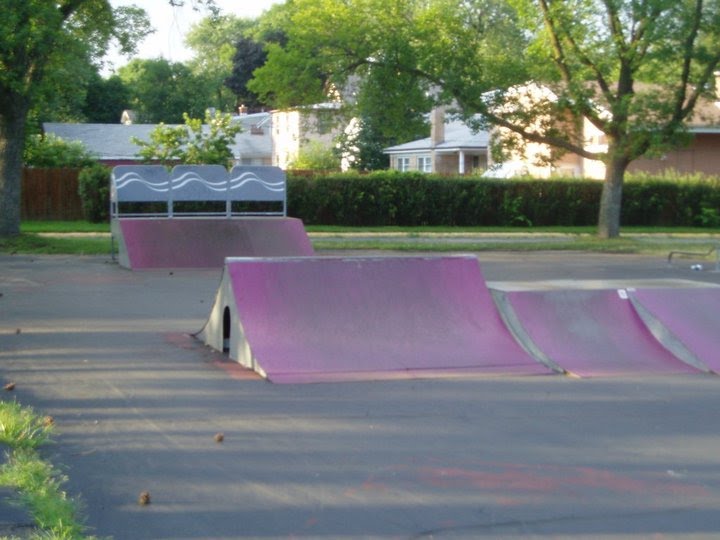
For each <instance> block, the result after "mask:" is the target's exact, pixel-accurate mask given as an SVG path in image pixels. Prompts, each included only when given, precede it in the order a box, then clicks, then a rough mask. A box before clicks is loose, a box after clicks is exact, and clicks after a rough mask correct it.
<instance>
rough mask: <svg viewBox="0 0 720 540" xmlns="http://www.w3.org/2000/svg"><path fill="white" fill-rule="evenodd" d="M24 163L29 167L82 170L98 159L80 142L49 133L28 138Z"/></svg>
mask: <svg viewBox="0 0 720 540" xmlns="http://www.w3.org/2000/svg"><path fill="white" fill-rule="evenodd" d="M23 161H24V163H25V166H27V167H44V168H80V167H87V166H90V165H92V164H93V163H95V161H96V159H95V157H94V156H93V155H92V154H91V153H90V151H89V150H88V149H87V148H85V145H84V144H83V143H81V142H80V141H66V140H65V139H62V138H60V137H56V136H55V135H53V134H52V133H48V134H47V135H30V136H29V137H28V138H27V140H26V141H25V150H24V152H23Z"/></svg>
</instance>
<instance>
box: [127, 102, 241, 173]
mask: <svg viewBox="0 0 720 540" xmlns="http://www.w3.org/2000/svg"><path fill="white" fill-rule="evenodd" d="M183 119H184V121H185V124H184V125H181V126H168V125H165V124H160V125H159V126H157V127H156V128H155V129H154V130H153V131H152V132H151V133H150V141H142V140H140V139H138V138H133V142H134V143H135V144H137V145H138V146H139V147H140V150H139V152H138V154H139V155H140V156H141V157H142V158H143V159H144V160H146V161H160V162H161V163H164V164H165V165H172V164H175V163H178V162H179V163H185V164H189V165H201V164H217V165H224V166H225V167H228V166H230V165H231V164H232V160H233V157H234V156H233V152H232V147H233V145H234V143H235V135H237V134H238V133H240V132H241V131H242V126H241V125H240V124H238V123H234V122H233V121H232V117H231V116H230V115H229V114H220V113H215V114H210V113H206V114H205V121H204V124H203V120H202V119H200V118H191V117H190V116H189V115H188V114H184V115H183Z"/></svg>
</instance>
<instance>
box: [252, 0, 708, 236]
mask: <svg viewBox="0 0 720 540" xmlns="http://www.w3.org/2000/svg"><path fill="white" fill-rule="evenodd" d="M719 12H720V2H719V1H718V0H687V1H681V2H679V1H677V0H562V1H560V0H398V1H394V2H390V3H387V2H385V1H384V0H348V1H346V2H334V1H332V0H294V1H293V2H292V3H288V5H287V7H286V12H285V15H286V19H285V20H286V21H287V22H286V25H285V27H284V30H285V34H286V36H287V41H286V43H285V44H284V45H282V44H276V45H273V46H270V47H268V61H267V63H266V65H265V66H264V67H263V68H261V69H260V70H258V71H257V72H256V80H255V81H253V82H252V83H251V86H252V87H253V89H255V90H256V91H257V92H258V93H259V94H260V95H261V96H272V98H273V99H274V100H275V101H276V102H277V103H278V104H281V105H297V104H302V103H308V102H312V101H316V100H318V98H319V97H320V96H322V95H323V93H324V92H325V91H326V88H327V84H328V82H332V83H333V84H334V85H335V86H336V87H342V84H343V83H344V81H346V80H347V79H348V77H349V76H350V75H351V74H360V75H361V76H362V75H364V74H366V73H367V72H368V70H369V69H371V68H372V67H376V66H383V67H392V68H394V69H396V70H397V71H398V72H403V73H406V74H409V75H411V76H414V77H417V78H419V79H422V80H423V81H426V83H427V84H428V87H429V88H430V89H432V92H433V94H432V95H433V99H434V100H435V101H436V102H438V103H446V104H452V105H453V106H456V107H457V108H458V111H459V112H460V113H461V114H462V115H464V116H465V117H466V118H467V119H468V120H469V119H471V118H473V117H474V115H476V114H478V113H479V114H480V115H481V118H482V120H480V121H479V122H477V123H476V127H478V128H480V127H488V126H495V127H499V128H502V130H501V131H500V133H505V134H510V136H508V137H507V139H508V140H509V141H511V142H512V143H513V144H516V143H517V142H518V141H521V142H522V141H529V142H535V143H543V144H549V145H552V146H553V147H554V148H556V149H558V150H559V152H573V153H576V154H578V155H580V156H583V157H586V158H590V159H599V160H602V161H603V162H604V163H605V165H606V171H607V173H606V178H605V184H604V190H603V196H602V200H601V209H600V215H599V219H598V224H599V229H598V231H599V234H600V235H601V236H607V237H612V236H617V235H618V234H619V226H620V208H621V198H622V183H623V178H624V173H625V170H626V168H627V166H628V164H629V163H630V162H631V161H632V160H634V159H636V158H638V157H639V156H641V155H644V154H646V153H648V152H652V151H653V150H658V149H663V148H667V147H669V146H671V145H674V144H677V143H678V142H681V141H682V140H683V139H684V131H685V130H684V125H685V123H686V121H687V120H688V118H690V116H691V114H692V112H693V110H694V109H695V106H696V105H697V103H698V100H700V98H701V97H702V96H703V94H706V93H707V92H709V91H710V89H711V86H712V84H711V82H710V81H711V77H712V74H713V72H714V71H715V70H716V69H717V66H718V62H720V35H719V34H720V15H719ZM530 81H532V82H533V83H536V86H533V85H527V84H526V83H528V82H530ZM642 83H644V84H642ZM648 85H652V86H648ZM582 122H588V123H589V124H591V125H593V126H595V127H596V128H597V129H598V130H599V131H600V132H602V133H604V134H605V135H606V138H607V143H608V144H607V149H606V150H604V151H589V150H588V149H587V148H586V146H585V144H584V143H585V141H584V140H583V138H582V137H581V131H580V126H581V125H582ZM512 134H515V135H517V137H515V138H513V137H512Z"/></svg>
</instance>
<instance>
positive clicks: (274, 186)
mask: <svg viewBox="0 0 720 540" xmlns="http://www.w3.org/2000/svg"><path fill="white" fill-rule="evenodd" d="M252 182H256V183H258V184H260V185H261V186H262V187H264V188H265V189H267V190H268V191H275V192H278V193H282V192H283V191H284V190H285V182H283V181H282V180H281V181H279V182H267V181H265V180H263V179H262V178H260V177H259V176H257V175H256V174H255V173H243V174H241V175H240V176H236V177H234V178H231V179H230V189H231V190H232V189H241V188H242V187H243V186H244V185H245V184H249V183H252Z"/></svg>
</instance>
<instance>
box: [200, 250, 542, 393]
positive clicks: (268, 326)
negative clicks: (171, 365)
mask: <svg viewBox="0 0 720 540" xmlns="http://www.w3.org/2000/svg"><path fill="white" fill-rule="evenodd" d="M200 337H201V338H202V339H203V340H204V341H205V343H206V344H208V345H210V346H211V347H213V348H215V349H218V350H224V351H226V352H227V353H228V354H229V356H230V358H232V359H235V360H237V361H238V362H240V363H241V364H242V365H244V366H246V367H249V368H252V369H254V370H256V371H257V372H259V373H260V374H261V375H263V376H265V377H267V378H269V379H270V380H271V381H274V382H316V381H331V380H360V379H364V380H368V379H386V378H400V377H402V378H410V377H423V376H431V375H432V376H442V375H454V374H468V373H475V374H486V375H487V374H523V375H537V374H548V373H552V371H551V370H550V369H548V368H547V367H545V366H544V365H542V364H541V363H539V362H537V361H536V360H534V359H533V358H532V357H531V356H530V355H529V354H528V353H526V352H525V351H524V350H523V349H522V348H521V347H520V345H519V344H518V343H517V342H516V341H515V340H514V338H513V337H512V336H511V334H510V333H509V331H508V330H507V327H506V326H505V325H504V323H503V321H502V319H501V318H500V314H499V312H498V310H497V308H496V307H495V304H494V301H493V299H492V297H491V295H490V292H489V290H488V289H487V287H486V286H485V282H484V279H483V277H482V273H481V270H480V265H479V263H478V261H477V259H476V258H475V257H472V256H457V257H383V258H365V257H352V258H336V257H299V258H268V259H235V258H229V259H227V260H226V263H225V268H224V273H223V278H222V282H221V285H220V288H219V290H218V293H217V296H216V300H215V304H214V307H213V309H212V312H211V314H210V317H209V319H208V321H207V324H206V325H205V327H204V329H203V330H202V331H201V332H200Z"/></svg>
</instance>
